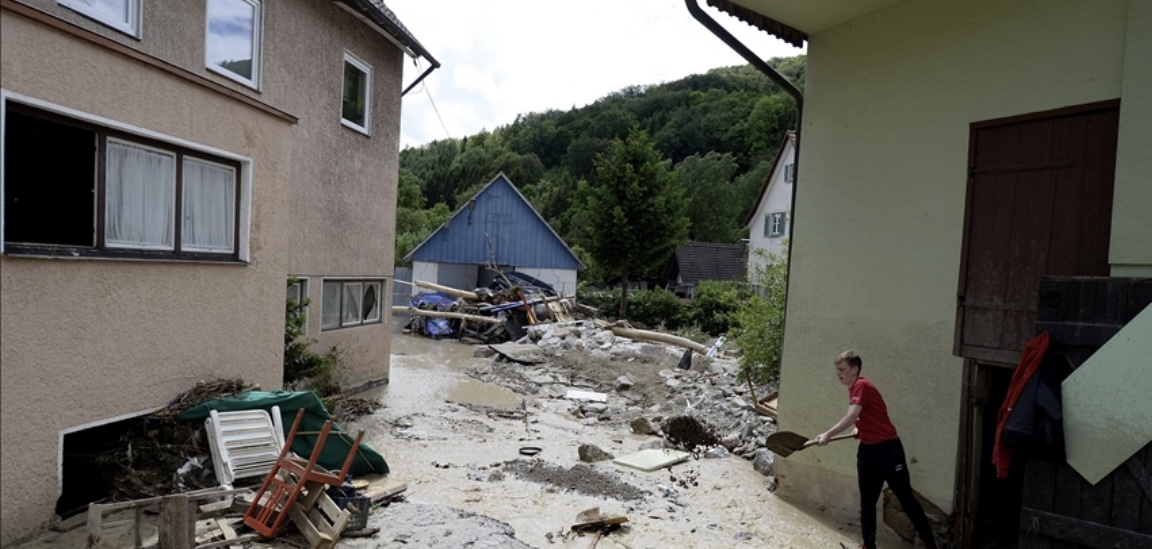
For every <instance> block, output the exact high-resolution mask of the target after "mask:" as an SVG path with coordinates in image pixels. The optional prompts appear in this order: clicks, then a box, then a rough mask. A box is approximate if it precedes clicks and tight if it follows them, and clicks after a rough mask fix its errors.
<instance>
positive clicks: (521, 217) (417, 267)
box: [404, 172, 585, 295]
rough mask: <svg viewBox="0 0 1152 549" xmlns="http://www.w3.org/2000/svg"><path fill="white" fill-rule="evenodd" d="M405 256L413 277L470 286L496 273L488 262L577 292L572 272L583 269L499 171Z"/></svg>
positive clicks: (564, 292) (563, 292)
mask: <svg viewBox="0 0 1152 549" xmlns="http://www.w3.org/2000/svg"><path fill="white" fill-rule="evenodd" d="M404 261H411V262H412V278H413V280H424V281H427V282H435V283H437V284H442V285H444V286H451V287H454V288H460V289H472V288H477V287H482V286H487V285H488V284H490V283H491V282H492V280H493V279H494V277H495V276H497V275H496V273H495V271H493V270H491V269H490V268H488V267H496V268H498V269H500V270H501V271H517V272H520V273H524V274H527V275H529V276H532V277H534V278H536V279H539V280H540V281H543V282H546V283H548V284H551V285H552V287H553V288H554V289H555V290H556V291H557V292H559V293H560V294H561V295H572V294H574V293H576V273H577V272H578V271H580V270H583V269H585V265H584V263H583V262H581V261H580V259H579V258H578V257H576V254H575V253H573V252H572V249H571V248H569V247H568V245H567V244H565V243H564V240H563V239H561V238H560V235H558V234H556V231H555V230H553V229H552V227H551V226H549V225H548V222H546V221H544V218H543V217H541V216H540V213H539V212H537V211H536V209H535V208H533V207H532V204H530V203H529V202H528V199H526V198H524V195H523V194H521V193H520V191H519V190H518V189H517V188H516V186H515V185H513V184H512V181H510V180H509V179H508V177H507V176H505V175H504V173H503V172H501V173H499V174H497V175H496V177H494V178H492V180H491V181H489V182H488V184H487V185H485V186H484V187H483V188H482V189H480V190H479V191H478V192H477V193H476V194H475V195H474V196H473V197H472V198H471V199H469V200H468V201H467V202H465V203H464V204H463V205H461V206H460V208H459V209H458V210H456V211H455V212H454V213H453V214H452V215H451V216H449V217H448V219H447V220H446V221H445V222H444V224H443V225H441V226H440V227H439V228H437V229H436V230H435V231H434V232H433V233H432V234H431V235H429V236H428V238H426V239H425V240H424V241H423V242H421V243H420V244H419V245H418V246H416V248H414V249H413V250H412V251H411V252H410V253H409V254H408V255H407V256H405V257H404Z"/></svg>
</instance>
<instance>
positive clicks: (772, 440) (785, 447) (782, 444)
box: [764, 431, 808, 457]
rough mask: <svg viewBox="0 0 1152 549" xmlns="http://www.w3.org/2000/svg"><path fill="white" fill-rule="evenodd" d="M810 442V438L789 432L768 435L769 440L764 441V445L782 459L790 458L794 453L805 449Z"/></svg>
mask: <svg viewBox="0 0 1152 549" xmlns="http://www.w3.org/2000/svg"><path fill="white" fill-rule="evenodd" d="M805 442H808V437H806V436H804V435H801V434H798V433H792V432H789V431H779V432H776V433H772V434H771V435H768V439H767V440H765V441H764V445H765V446H767V447H768V449H769V450H771V451H772V453H773V454H776V455H778V456H780V457H788V456H790V455H792V453H793V452H796V451H798V450H802V449H804V443H805Z"/></svg>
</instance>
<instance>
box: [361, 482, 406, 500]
mask: <svg viewBox="0 0 1152 549" xmlns="http://www.w3.org/2000/svg"><path fill="white" fill-rule="evenodd" d="M407 490H408V483H407V482H393V483H392V484H389V485H387V486H383V487H380V488H377V489H373V488H369V489H367V490H365V491H364V492H363V493H364V495H365V496H367V497H368V498H371V500H372V505H376V504H377V503H380V502H382V501H385V500H389V499H392V498H393V497H395V496H397V495H399V494H401V493H403V492H405V491H407Z"/></svg>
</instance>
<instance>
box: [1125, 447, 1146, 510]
mask: <svg viewBox="0 0 1152 549" xmlns="http://www.w3.org/2000/svg"><path fill="white" fill-rule="evenodd" d="M1145 451H1147V450H1145ZM1139 455H1140V454H1139V453H1137V454H1136V455H1135V456H1132V457H1131V458H1129V459H1128V461H1127V462H1126V465H1127V466H1128V472H1129V473H1131V474H1132V480H1133V482H1134V484H1135V485H1136V486H1137V487H1138V488H1140V491H1141V492H1143V493H1144V496H1145V497H1146V498H1148V501H1152V472H1150V471H1148V470H1147V469H1145V468H1144V466H1143V465H1141V464H1139V463H1137V461H1138V459H1137V457H1138V456H1139Z"/></svg>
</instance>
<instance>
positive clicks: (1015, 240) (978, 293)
mask: <svg viewBox="0 0 1152 549" xmlns="http://www.w3.org/2000/svg"><path fill="white" fill-rule="evenodd" d="M1118 115H1119V101H1108V102H1104V103H1095V104H1091V105H1082V106H1078V107H1071V108H1067V109H1060V110H1057V111H1048V112H1042V113H1035V114H1029V115H1024V116H1018V117H1012V118H1004V119H997V120H989V121H986V122H977V123H974V124H972V125H971V127H970V130H969V145H968V189H967V199H966V203H965V213H964V242H963V246H962V249H961V259H960V277H959V280H960V284H959V289H958V291H957V307H956V336H955V348H954V352H955V354H956V355H959V356H963V357H965V358H966V359H968V360H966V361H965V385H964V389H963V395H962V402H963V404H962V406H963V410H962V413H961V416H960V432H959V437H960V441H959V444H960V449H961V450H960V453H959V463H958V464H957V465H958V467H957V479H956V486H957V494H956V511H957V515H956V518H957V523H956V527H957V528H956V535H957V538H958V541H960V542H961V543H962V544H967V543H970V542H972V541H973V537H974V536H975V537H981V538H984V537H985V536H987V537H990V538H997V537H1000V536H1005V537H1006V539H1005V540H1004V541H1006V542H1009V543H1013V542H1015V537H1016V533H1017V532H1016V529H1015V528H1014V526H1013V524H1012V521H1011V520H1008V521H1007V522H1004V521H997V520H995V519H996V517H992V516H990V515H989V514H990V513H1011V512H1012V511H1010V510H1008V509H1006V508H1004V504H1006V503H1007V502H1011V506H1012V507H1013V508H1014V509H1016V510H1017V513H1018V510H1019V509H1020V497H1021V494H1020V491H1021V483H1022V482H1023V478H1022V474H1021V473H1020V471H1014V472H1013V474H1012V477H1011V478H1009V479H1007V480H1004V481H1001V480H999V479H994V478H992V477H991V475H992V474H993V473H992V465H991V453H992V445H993V444H992V442H993V436H992V434H993V433H994V431H995V418H996V414H997V412H998V410H999V408H1000V403H1001V401H1002V400H1003V395H1004V392H1005V387H1002V386H1000V385H1002V383H1001V382H997V383H1000V385H997V383H993V382H994V381H996V380H1001V381H1003V380H1005V379H1007V378H1008V377H1010V373H1008V372H1005V371H1004V370H1003V369H1002V368H1001V367H1003V366H1008V367H1011V366H1014V365H1015V364H1016V363H1017V362H1018V360H1019V352H1020V349H1022V348H1023V346H1024V344H1025V343H1026V342H1027V341H1028V340H1029V339H1031V338H1032V337H1034V336H1035V335H1036V326H1035V322H1036V311H1037V303H1038V300H1039V297H1038V288H1039V283H1040V279H1041V277H1042V276H1044V275H1067V276H1075V275H1081V276H1107V275H1108V244H1109V233H1110V228H1111V220H1112V182H1113V177H1114V173H1113V172H1114V171H1115V157H1116V133H1117V129H1118V122H1119V116H1118ZM994 385H995V386H996V387H998V389H997V390H993V389H995V387H994ZM990 429H991V430H992V432H988V431H989V430H990ZM989 528H991V529H992V530H996V531H994V532H989V531H988V529H989Z"/></svg>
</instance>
